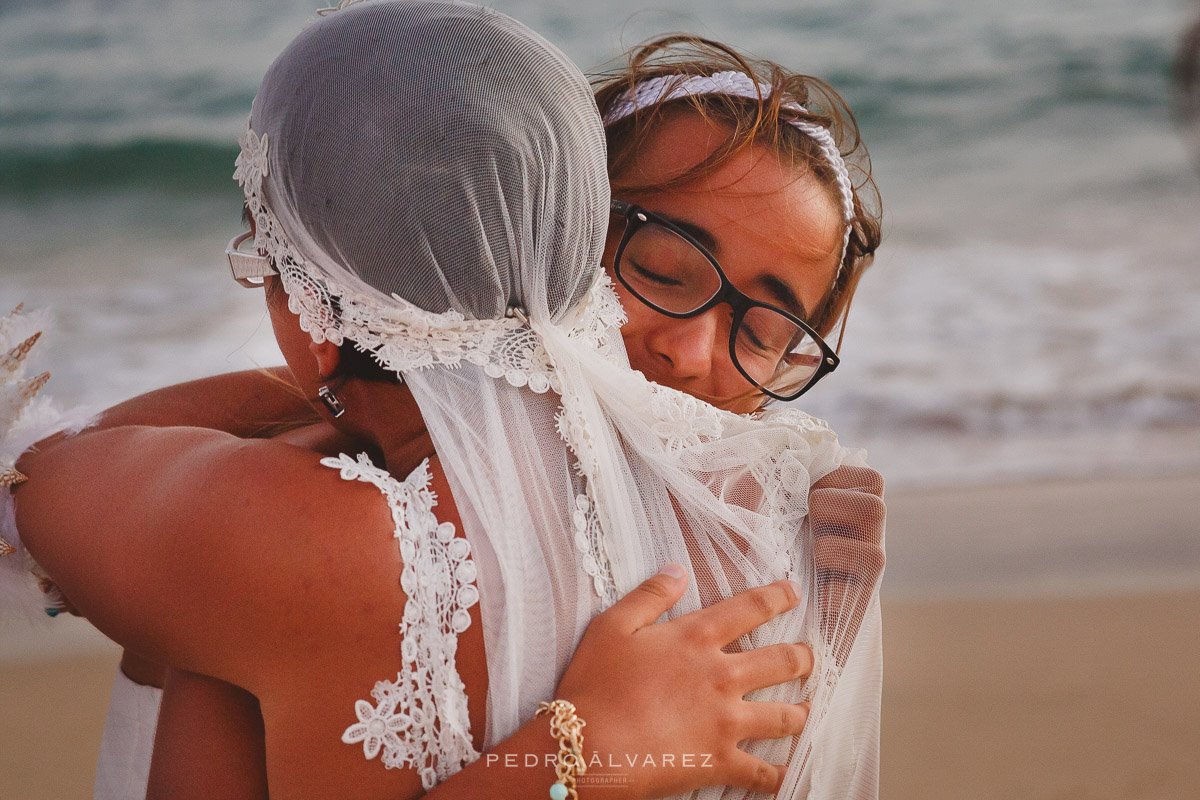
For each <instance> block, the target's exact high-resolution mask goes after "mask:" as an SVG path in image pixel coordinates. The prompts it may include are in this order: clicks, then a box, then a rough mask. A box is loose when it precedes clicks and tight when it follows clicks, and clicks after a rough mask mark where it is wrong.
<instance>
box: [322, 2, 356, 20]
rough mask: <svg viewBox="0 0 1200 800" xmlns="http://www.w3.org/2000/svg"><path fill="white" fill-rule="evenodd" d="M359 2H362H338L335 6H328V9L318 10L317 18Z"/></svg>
mask: <svg viewBox="0 0 1200 800" xmlns="http://www.w3.org/2000/svg"><path fill="white" fill-rule="evenodd" d="M359 2H362V0H341V2H339V3H338V4H337V5H336V6H330V7H329V8H318V9H317V16H321V17H326V16H329V15H330V14H332V13H334V12H335V11H341V10H342V9H343V8H348V7H349V6H352V5H354V4H355V3H359Z"/></svg>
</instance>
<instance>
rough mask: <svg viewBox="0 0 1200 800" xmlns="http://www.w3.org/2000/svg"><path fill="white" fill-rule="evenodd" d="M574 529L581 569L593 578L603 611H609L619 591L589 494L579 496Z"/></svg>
mask: <svg viewBox="0 0 1200 800" xmlns="http://www.w3.org/2000/svg"><path fill="white" fill-rule="evenodd" d="M571 527H572V529H573V530H574V532H575V537H574V538H575V551H576V553H577V554H578V556H579V563H580V566H581V567H582V568H583V571H584V573H585V574H587V575H588V576H590V577H591V579H592V588H593V589H594V590H595V592H596V596H597V597H599V598H600V600H601V610H603V609H605V608H608V607H609V606H611V605H612V604H613V603H615V602H616V601H617V588H616V585H615V582H614V581H613V577H612V569H611V567H610V566H609V561H608V553H607V552H606V551H605V549H604V539H603V536H602V534H601V530H600V520H599V518H597V516H596V510H595V507H594V506H593V505H592V501H591V500H590V499H589V498H588V496H587V495H586V494H578V495H576V496H575V509H574V511H572V513H571Z"/></svg>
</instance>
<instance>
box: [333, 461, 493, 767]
mask: <svg viewBox="0 0 1200 800" xmlns="http://www.w3.org/2000/svg"><path fill="white" fill-rule="evenodd" d="M321 463H322V464H324V465H325V466H328V467H333V468H334V469H337V470H339V471H340V473H341V476H342V478H343V479H345V480H357V481H364V482H366V483H371V484H374V485H375V486H377V487H378V488H379V489H380V491H382V492H383V494H384V496H385V497H386V498H387V502H388V506H389V507H390V508H391V511H392V519H393V521H394V522H395V524H396V532H395V536H396V540H397V544H398V546H399V549H400V558H401V560H402V561H403V568H402V571H401V575H400V587H401V588H402V589H403V590H404V593H405V595H406V596H407V598H408V599H407V600H406V602H405V604H404V616H403V619H401V621H400V639H401V643H400V656H401V658H400V661H401V668H400V671H399V672H398V673H397V675H396V678H395V680H386V681H379V682H378V683H376V684H375V687H374V689H372V690H371V697H372V698H373V699H374V700H375V703H374V704H372V703H370V702H368V701H366V700H359V701H357V702H356V703H355V705H354V713H355V716H356V717H357V719H358V721H357V722H355V723H354V724H352V725H350V726H349V727H348V728H346V730H345V732H344V733H343V734H342V741H343V742H345V743H346V744H360V743H361V745H362V748H363V755H364V756H365V757H366V758H368V759H371V758H375V757H376V756H378V755H380V753H382V759H381V760H382V761H383V763H384V765H385V766H387V767H389V768H393V769H415V770H417V772H418V773H419V774H420V776H421V785H422V786H424V788H425V790H426V791H428V790H430V789H432V788H433V787H434V786H435V785H437V784H438V783H439V782H441V781H443V780H445V779H446V778H448V777H450V776H451V775H453V774H454V773H455V772H457V771H458V770H459V769H461V768H462V767H463V766H465V765H466V764H469V763H471V762H472V761H474V760H475V759H476V758H478V757H479V753H478V752H477V751H476V750H475V747H474V744H473V742H472V740H471V721H470V717H469V716H468V714H467V695H466V687H465V686H464V685H463V682H462V679H461V678H460V676H459V674H458V667H457V665H456V660H455V657H456V654H457V651H458V635H459V634H460V633H462V632H463V631H465V630H466V629H467V628H469V627H470V625H471V614H470V611H469V609H470V608H471V606H473V605H475V604H476V603H477V602H478V601H479V590H478V588H477V587H476V585H475V562H474V561H472V560H471V545H470V543H469V542H468V541H467V540H466V539H464V538H462V537H459V536H456V535H455V529H454V525H452V524H451V523H448V522H439V521H438V519H437V517H436V516H434V513H433V508H434V506H436V505H437V498H436V496H435V495H434V493H433V492H432V491H431V490H430V488H429V481H430V472H429V462H428V460H426V461H424V462H422V463H421V465H420V466H419V467H418V468H417V469H416V470H414V471H413V473H412V474H411V475H409V476H408V478H406V479H405V480H403V481H398V480H396V479H395V478H393V477H392V476H391V475H390V474H388V473H387V472H386V471H385V470H382V469H380V468H379V467H376V466H375V465H374V464H373V463H371V460H370V459H369V458H368V457H367V456H366V454H365V453H364V454H360V455H359V456H358V458H357V459H355V458H351V457H350V456H348V455H346V454H345V453H343V454H342V455H340V456H339V457H337V458H323V459H321Z"/></svg>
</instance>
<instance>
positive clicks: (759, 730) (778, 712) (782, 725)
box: [744, 702, 810, 739]
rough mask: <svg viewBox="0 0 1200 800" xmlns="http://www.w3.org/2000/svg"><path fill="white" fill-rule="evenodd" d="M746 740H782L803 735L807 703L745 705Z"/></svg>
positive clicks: (806, 716)
mask: <svg viewBox="0 0 1200 800" xmlns="http://www.w3.org/2000/svg"><path fill="white" fill-rule="evenodd" d="M745 705H746V707H747V708H746V727H745V737H744V738H746V739H783V738H784V737H787V736H799V735H800V734H802V733H804V726H805V724H806V723H807V722H808V714H809V710H810V706H809V704H808V703H756V702H747V703H746V704H745Z"/></svg>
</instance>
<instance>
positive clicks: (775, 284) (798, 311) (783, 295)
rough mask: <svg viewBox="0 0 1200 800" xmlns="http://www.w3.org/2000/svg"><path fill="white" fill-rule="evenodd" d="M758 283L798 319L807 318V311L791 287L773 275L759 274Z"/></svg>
mask: <svg viewBox="0 0 1200 800" xmlns="http://www.w3.org/2000/svg"><path fill="white" fill-rule="evenodd" d="M758 283H759V284H761V285H762V286H763V288H765V289H766V290H767V291H768V292H769V293H770V294H771V295H772V296H774V298H775V300H776V301H778V302H779V304H780V305H781V306H783V307H784V308H785V309H786V310H788V311H790V312H792V313H793V314H795V315H796V316H797V317H799V318H800V319H804V320H806V319H808V311H807V310H806V309H805V308H804V304H803V303H801V302H800V298H799V297H796V293H795V292H793V291H792V287H790V286H788V285H787V284H786V283H784V282H783V281H781V280H780V279H779V278H776V277H775V276H774V275H760V276H759V278H758Z"/></svg>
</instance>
